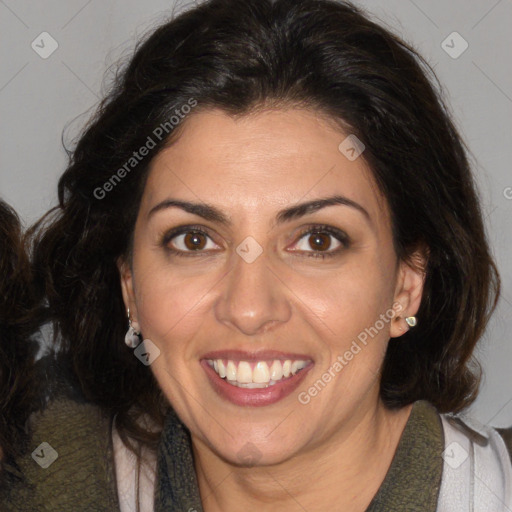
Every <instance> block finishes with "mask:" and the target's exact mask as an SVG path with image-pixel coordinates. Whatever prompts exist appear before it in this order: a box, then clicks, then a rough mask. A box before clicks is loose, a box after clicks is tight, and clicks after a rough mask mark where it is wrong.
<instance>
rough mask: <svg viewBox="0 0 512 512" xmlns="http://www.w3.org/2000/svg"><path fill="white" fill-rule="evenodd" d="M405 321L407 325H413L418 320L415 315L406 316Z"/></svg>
mask: <svg viewBox="0 0 512 512" xmlns="http://www.w3.org/2000/svg"><path fill="white" fill-rule="evenodd" d="M405 321H406V322H407V325H408V326H409V327H415V326H416V324H417V323H418V321H417V320H416V317H415V316H408V317H407V318H406V319H405Z"/></svg>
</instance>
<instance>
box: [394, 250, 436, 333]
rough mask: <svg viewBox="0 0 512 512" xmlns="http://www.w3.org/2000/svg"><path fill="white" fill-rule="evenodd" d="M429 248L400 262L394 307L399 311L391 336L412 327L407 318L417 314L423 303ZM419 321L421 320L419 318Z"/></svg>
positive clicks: (418, 251) (417, 251) (416, 252)
mask: <svg viewBox="0 0 512 512" xmlns="http://www.w3.org/2000/svg"><path fill="white" fill-rule="evenodd" d="M427 261H428V250H427V249H425V248H422V249H418V250H416V251H415V252H414V253H413V254H412V255H411V256H410V258H409V260H408V261H407V262H406V261H401V262H400V263H399V270H398V279H397V286H396V289H395V298H394V304H395V305H396V306H395V307H394V309H395V311H397V316H395V317H394V318H393V320H392V322H391V326H390V336H391V337H392V338H397V337H399V336H402V334H404V333H406V332H407V331H408V330H409V329H410V327H409V325H407V322H406V321H405V319H406V318H407V317H409V316H415V315H416V313H417V312H418V310H419V308H420V304H421V297H422V295H423V286H424V284H425V275H426V272H425V269H426V268H427ZM418 321H421V319H419V320H418Z"/></svg>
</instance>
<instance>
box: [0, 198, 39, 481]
mask: <svg viewBox="0 0 512 512" xmlns="http://www.w3.org/2000/svg"><path fill="white" fill-rule="evenodd" d="M36 304H37V301H36V295H35V293H34V289H33V288H32V286H31V276H30V266H29V261H28V256H27V254H26V252H25V247H24V244H23V232H22V228H21V224H20V221H19V218H18V216H17V215H16V213H15V211H14V210H13V209H12V208H11V207H10V206H8V205H7V204H6V203H4V202H3V201H0V448H1V450H2V457H0V459H1V463H0V486H1V485H2V484H3V483H5V479H6V478H7V477H9V478H11V477H13V476H19V474H18V472H19V469H18V468H17V467H16V466H15V460H16V458H17V457H19V456H20V455H23V454H24V453H25V452H26V450H27V449H28V439H29V426H28V417H29V415H30V412H32V411H33V410H34V409H35V408H36V406H37V402H36V395H37V391H36V386H35V384H36V379H35V369H34V361H35V356H36V352H37V347H38V345H37V342H36V341H35V340H34V339H33V335H34V333H35V332H36V331H37V326H38V324H39V323H40V322H41V320H42V318H43V316H42V315H40V314H38V313H37V312H36Z"/></svg>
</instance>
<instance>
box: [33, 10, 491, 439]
mask: <svg viewBox="0 0 512 512" xmlns="http://www.w3.org/2000/svg"><path fill="white" fill-rule="evenodd" d="M439 90H440V87H439V85H438V82H437V79H436V77H435V75H434V73H433V71H432V70H431V69H430V68H429V66H428V65H427V63H426V62H425V61H424V60H423V59H422V58H421V57H420V56H419V55H418V54H417V53H416V52H415V50H414V49H413V48H411V47H410V46H409V45H408V44H406V43H405V42H403V41H402V40H401V39H400V38H399V37H397V36H396V35H394V34H392V33H391V32H390V31H388V30H387V29H384V28H382V27H381V26H380V25H379V24H376V23H374V22H373V21H371V20H370V18H369V17H368V16H367V15H366V14H364V13H363V12H361V11H360V9H358V8H356V7H354V6H353V5H351V4H349V3H345V2H336V1H332V0H276V1H271V0H210V1H206V2H204V3H201V4H200V5H198V6H196V7H194V8H192V9H190V10H188V11H186V12H183V13H181V14H180V15H179V16H177V17H175V18H174V19H171V20H170V21H166V22H165V23H164V24H162V25H161V26H160V27H158V28H157V29H155V30H153V31H152V32H151V33H150V34H149V35H148V36H147V37H145V38H144V39H143V40H142V41H141V42H140V43H139V44H138V46H137V48H136V50H135V52H134V54H133V56H132V57H131V58H130V60H129V61H128V62H127V63H126V64H125V65H123V66H121V68H120V70H119V73H118V74H117V75H116V78H115V80H114V81H113V82H112V84H111V87H110V89H109V92H108V93H107V95H106V97H105V98H104V100H103V101H102V102H101V104H100V106H99V108H98V110H97V112H96V114H95V115H94V117H93V118H92V119H91V121H90V122H89V123H88V125H87V126H86V128H85V129H84V130H83V133H82V135H81V136H80V138H79V139H78V142H77V143H76V146H75V147H74V148H73V150H70V151H69V157H70V159H69V166H68V168H67V169H66V171H65V172H64V174H63V175H62V177H61V178H60V181H59V185H58V196H59V204H58V206H57V207H56V208H55V209H53V210H52V211H51V212H49V213H48V214H47V216H46V217H44V218H43V219H42V220H41V221H40V222H39V223H38V224H37V225H36V226H35V227H34V229H33V236H34V270H35V272H36V275H37V280H38V285H39V287H40V288H41V289H44V290H45V292H46V296H47V299H48V303H49V306H50V308H51V312H52V315H53V321H54V328H55V334H56V336H57V337H56V340H55V343H56V347H58V348H59V349H60V350H61V352H62V354H63V356H64V357H66V358H67V359H68V360H69V361H70V365H71V367H72V369H73V371H74V373H75V374H76V376H77V380H78V382H79V385H80V387H81V389H82V391H83V393H84V395H85V396H86V398H87V399H89V400H91V401H92V402H94V403H96V404H98V405H99V406H101V407H102V408H104V409H105V410H106V411H108V412H109V413H111V414H116V415H117V426H118V427H119V428H120V430H121V432H122V433H124V434H125V435H126V436H127V437H130V438H135V439H138V440H141V441H144V442H146V443H148V444H152V445H154V443H155V442H156V440H157V436H152V435H150V434H149V433H147V432H146V431H145V430H144V429H142V428H140V427H139V426H138V425H137V422H136V418H137V415H138V414H140V413H141V412H146V413H148V414H149V415H150V416H151V417H152V418H153V419H154V420H155V421H156V422H157V423H158V424H160V425H161V424H162V419H163V417H164V414H165V410H166V407H167V403H166V400H165V399H164V397H163V396H162V395H163V394H162V392H161V390H160V389H159V387H158V384H157V382H156V380H155V379H154V377H153V375H152V373H151V371H150V369H149V367H146V366H144V365H142V364H140V362H139V361H138V360H137V359H136V358H135V357H134V355H133V353H132V350H131V349H129V348H128V347H127V346H126V345H125V343H124V335H125V332H126V330H127V327H128V326H127V320H126V311H125V306H124V304H123V300H122V296H121V288H120V277H119V272H118V267H117V265H116V262H117V260H118V259H119V258H122V257H125V258H128V260H129V255H130V248H131V239H132V235H133V231H134V224H135V220H136V218H137V213H138V208H139V204H140V199H141V195H142V193H143V191H144V186H145V180H146V178H147V174H148V168H149V165H150V163H151V161H152V159H153V158H154V157H155V156H156V155H157V154H158V152H159V151H160V150H161V149H162V148H163V147H164V145H165V144H170V143H172V141H173V140H174V139H175V138H176V137H179V133H180V128H181V127H183V125H185V124H186V122H187V118H186V116H182V117H184V119H181V118H180V120H179V124H178V127H177V128H175V129H174V130H172V131H170V133H169V136H168V137H163V138H162V139H161V140H157V137H155V136H154V134H155V130H157V129H158V127H161V126H162V125H164V124H165V123H167V124H169V120H170V119H171V118H172V116H176V115H177V111H178V112H181V113H183V112H185V109H184V108H183V106H184V105H187V104H191V101H195V102H197V106H196V107H195V108H194V110H193V111H192V112H190V114H188V115H190V116H193V115H194V113H195V112H199V111H201V110H202V109H209V108H218V109H222V110H223V111H225V112H226V113H228V114H230V115H233V116H243V115H246V114H249V113H251V112H254V111H257V110H259V109H260V110H261V109H267V108H281V107H299V108H308V109H311V110H313V111H315V112H317V113H319V114H322V115H325V116H326V117H327V118H329V119H332V120H333V121H335V122H337V123H338V124H339V126H340V133H341V131H343V133H347V132H349V133H353V134H355V135H356V136H357V137H358V138H359V139H360V140H361V141H362V142H363V143H364V145H365V146H366V150H365V152H364V154H363V158H364V159H365V160H366V162H367V163H368V164H369V166H370V168H371V170H372V172H373V175H374V178H375V180H376V182H377V184H378V186H379V187H380V189H381V191H382V192H383V194H384V195H385V197H386V199H387V203H388V206H389V209H390V212H391V217H392V232H393V238H394V246H395V249H396V253H397V256H398V258H400V259H402V260H404V261H409V260H410V257H411V255H412V254H413V252H414V251H415V250H416V249H417V248H418V247H421V246H423V247H426V248H427V250H428V254H429V257H428V264H427V266H426V268H425V272H426V280H425V287H424V294H423V299H422V302H421V307H420V310H419V312H418V315H417V316H418V318H419V324H418V326H417V327H415V328H414V329H412V330H410V331H409V332H407V333H406V334H404V335H403V336H401V337H400V338H397V339H393V340H392V341H391V342H390V344H389V348H388V351H387V354H386V357H385V361H384V366H383V373H382V380H381V397H382V399H383V401H384V403H385V404H387V406H389V407H394V408H397V407H402V406H405V405H407V404H410V403H412V402H414V401H416V400H420V399H423V400H428V401H429V402H430V403H432V404H433V405H435V406H436V407H437V408H438V409H439V410H440V411H441V412H448V411H453V412H457V411H460V410H461V409H463V408H465V407H467V406H468V405H469V404H470V403H471V402H472V401H473V400H474V399H475V397H476V394H477V391H478V384H479V375H480V369H479V366H478V364H477V363H476V362H475V361H473V358H472V353H473V350H474V348H475V344H476V343H477V341H478V340H479V338H480V337H481V336H482V334H483V332H484V329H485V327H486V325H487V322H488V319H489V316H490V314H491V312H492V310H493V309H494V307H495V305H496V301H497V297H498V295H499V276H498V272H497V269H496V266H495V264H494V262H493V259H492V256H491V254H490V250H489V246H488V242H487V239H486V233H485V230H484V224H483V219H482V212H481V209H480V206H479V199H478V197H477V192H476V189H475V184H474V180H473V176H472V173H471V170H470V166H469V164H468V159H467V155H466V149H465V147H464V144H463V142H462V140H461V137H460V136H459V134H458V132H457V129H456V127H455V126H454V123H453V122H452V120H451V118H450V114H449V112H448V110H447V108H446V107H445V105H444V103H443V100H442V98H441V94H440V92H439ZM152 134H153V135H152ZM148 136H153V139H154V142H155V147H154V148H152V149H151V151H150V154H149V155H148V156H147V157H145V158H143V159H141V160H140V161H138V162H137V164H136V165H133V166H132V165H130V167H129V170H127V169H128V167H127V166H126V164H127V162H129V161H130V158H132V157H133V153H134V151H137V150H138V149H139V148H140V147H142V146H143V145H145V144H146V142H147V140H148ZM120 169H124V170H125V172H124V173H123V172H122V171H121V172H120V171H119V170H120ZM114 175H116V176H117V178H115V177H114ZM118 178H119V179H118ZM106 183H110V185H108V186H107V187H106V186H105V184H106ZM107 189H108V190H107ZM124 440H125V442H126V438H125V439H124Z"/></svg>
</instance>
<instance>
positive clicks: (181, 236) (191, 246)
mask: <svg viewBox="0 0 512 512" xmlns="http://www.w3.org/2000/svg"><path fill="white" fill-rule="evenodd" d="M162 246H163V247H165V248H166V249H168V250H169V251H171V253H173V254H175V255H183V256H190V255H192V253H197V255H201V254H207V253H209V252H211V251H210V250H211V249H218V246H217V245H216V244H215V243H214V242H213V240H212V239H211V237H210V235H208V233H206V232H204V231H202V230H200V229H192V228H186V227H184V228H177V229H175V230H173V231H171V232H170V233H168V234H167V235H165V236H164V238H163V240H162Z"/></svg>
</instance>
